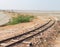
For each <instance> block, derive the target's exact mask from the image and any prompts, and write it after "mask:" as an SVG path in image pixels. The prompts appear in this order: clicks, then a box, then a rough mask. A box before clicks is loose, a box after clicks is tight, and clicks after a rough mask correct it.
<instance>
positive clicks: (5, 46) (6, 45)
mask: <svg viewBox="0 0 60 47" xmlns="http://www.w3.org/2000/svg"><path fill="white" fill-rule="evenodd" d="M54 23H55V21H53V20H50V21H49V22H47V23H46V24H44V25H42V26H40V27H38V28H37V29H35V30H32V31H29V32H27V33H24V34H22V35H19V36H15V37H13V38H9V39H6V40H3V41H0V46H1V47H12V46H13V45H15V44H17V43H21V42H22V41H24V40H26V39H28V38H32V37H33V36H35V35H37V34H39V33H42V32H44V31H45V30H47V29H49V28H50V27H51V26H53V25H54Z"/></svg>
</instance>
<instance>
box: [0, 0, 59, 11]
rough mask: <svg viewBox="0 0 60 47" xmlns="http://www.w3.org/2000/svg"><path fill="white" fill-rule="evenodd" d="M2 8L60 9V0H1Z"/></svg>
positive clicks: (0, 5) (0, 7) (0, 6)
mask: <svg viewBox="0 0 60 47" xmlns="http://www.w3.org/2000/svg"><path fill="white" fill-rule="evenodd" d="M0 9H2V10H7V9H8V10H11V9H13V10H47V11H60V0H0Z"/></svg>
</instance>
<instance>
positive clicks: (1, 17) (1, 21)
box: [0, 14, 11, 26]
mask: <svg viewBox="0 0 60 47" xmlns="http://www.w3.org/2000/svg"><path fill="white" fill-rule="evenodd" d="M10 18H11V17H9V16H7V15H6V14H0V26H3V25H6V24H7V23H8V22H9V21H10Z"/></svg>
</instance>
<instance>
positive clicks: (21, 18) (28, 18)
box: [8, 15, 34, 25]
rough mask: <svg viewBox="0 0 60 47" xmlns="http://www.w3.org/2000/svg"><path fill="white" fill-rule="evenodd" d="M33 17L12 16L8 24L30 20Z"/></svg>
mask: <svg viewBox="0 0 60 47" xmlns="http://www.w3.org/2000/svg"><path fill="white" fill-rule="evenodd" d="M33 18H34V16H23V15H21V16H18V17H16V18H15V17H13V18H12V21H10V22H9V23H8V24H10V25H14V24H18V23H23V22H30V21H31V20H32V19H33Z"/></svg>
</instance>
